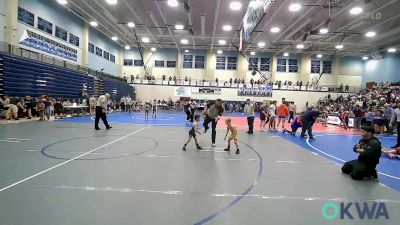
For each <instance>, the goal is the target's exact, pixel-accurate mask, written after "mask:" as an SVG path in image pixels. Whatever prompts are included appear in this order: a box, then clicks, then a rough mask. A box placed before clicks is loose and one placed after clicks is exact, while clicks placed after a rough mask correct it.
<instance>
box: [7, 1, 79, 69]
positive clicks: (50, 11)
mask: <svg viewBox="0 0 400 225" xmlns="http://www.w3.org/2000/svg"><path fill="white" fill-rule="evenodd" d="M1 1H4V0H1ZM19 6H20V7H22V8H24V9H26V10H28V11H30V12H32V13H33V14H35V26H34V27H31V26H28V25H25V24H23V23H20V22H19V21H18V30H17V32H16V38H17V41H18V42H19V41H20V40H21V37H22V35H23V34H24V33H25V32H26V30H31V31H32V32H35V33H38V34H40V35H42V36H44V37H46V38H49V39H51V40H54V41H56V42H59V43H61V44H63V45H66V46H68V47H71V48H73V49H76V50H77V57H78V60H77V61H71V60H68V59H65V58H62V57H58V56H56V55H51V54H49V53H47V52H43V51H40V50H37V49H34V48H29V47H27V46H25V45H23V46H22V47H23V48H26V49H29V50H31V51H34V52H39V53H42V54H44V55H49V56H51V57H54V58H58V59H61V60H64V61H69V62H72V63H76V64H77V63H80V62H81V57H82V44H83V43H82V41H83V38H82V33H83V21H82V20H81V19H79V18H78V17H76V16H75V15H74V14H72V13H71V12H69V11H68V10H66V9H65V8H64V7H63V6H61V5H60V4H58V3H57V2H56V1H51V2H49V1H45V0H20V1H19ZM38 17H41V18H43V19H46V20H48V21H49V22H51V23H52V24H53V34H54V33H55V26H59V27H61V28H63V29H65V30H66V31H68V33H70V32H71V33H72V34H74V35H75V36H77V37H79V45H80V46H79V47H77V46H75V45H72V44H69V42H66V41H64V40H61V39H59V38H56V37H55V36H54V35H50V34H47V33H45V32H43V31H41V30H39V29H37V28H36V27H37V23H38ZM2 27H4V26H2ZM3 38H4V35H3Z"/></svg>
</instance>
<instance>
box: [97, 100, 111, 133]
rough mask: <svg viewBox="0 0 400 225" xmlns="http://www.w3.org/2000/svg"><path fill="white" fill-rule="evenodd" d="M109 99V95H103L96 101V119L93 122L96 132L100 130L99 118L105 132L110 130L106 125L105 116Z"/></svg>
mask: <svg viewBox="0 0 400 225" xmlns="http://www.w3.org/2000/svg"><path fill="white" fill-rule="evenodd" d="M109 99H110V95H109V94H108V93H106V94H105V95H100V97H99V98H98V99H97V102H96V119H95V120H94V129H96V130H100V128H99V121H100V118H101V120H103V123H104V125H106V129H107V130H109V129H111V128H112V127H110V125H108V122H107V116H106V110H107V104H108V100H109Z"/></svg>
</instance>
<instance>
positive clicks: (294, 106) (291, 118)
mask: <svg viewBox="0 0 400 225" xmlns="http://www.w3.org/2000/svg"><path fill="white" fill-rule="evenodd" d="M295 113H296V105H295V104H294V103H290V105H289V114H290V117H289V120H288V122H289V123H290V121H292V120H294V114H295Z"/></svg>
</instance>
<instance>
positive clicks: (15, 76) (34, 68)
mask: <svg viewBox="0 0 400 225" xmlns="http://www.w3.org/2000/svg"><path fill="white" fill-rule="evenodd" d="M1 75H2V76H1ZM1 79H3V82H2V84H3V86H0V89H2V90H0V92H1V93H0V94H1V95H3V94H4V95H8V96H12V97H25V96H27V95H30V96H32V97H38V96H40V95H44V94H48V95H49V96H51V97H53V98H64V99H75V98H79V97H80V94H81V93H82V91H86V92H87V93H88V95H95V96H97V95H98V94H101V93H104V92H109V93H110V94H111V95H112V97H113V98H114V99H115V98H117V99H118V98H121V97H122V96H126V95H131V96H132V95H133V87H132V86H130V85H129V84H127V83H125V82H123V81H121V80H117V79H111V78H104V79H100V80H99V79H97V78H95V77H93V76H91V75H87V74H85V73H83V72H80V71H76V70H71V69H68V68H64V67H60V66H55V65H51V64H47V63H43V62H39V61H35V60H31V59H27V58H23V57H16V56H11V55H7V54H0V82H1ZM98 81H100V84H99V82H98ZM102 87H104V90H100V88H101V89H103V88H102ZM96 88H97V89H98V90H96ZM103 91H104V92H103ZM96 94H97V95H96Z"/></svg>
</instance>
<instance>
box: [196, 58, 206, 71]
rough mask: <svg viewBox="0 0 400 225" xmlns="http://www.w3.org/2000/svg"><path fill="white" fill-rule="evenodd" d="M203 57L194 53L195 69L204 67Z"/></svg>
mask: <svg viewBox="0 0 400 225" xmlns="http://www.w3.org/2000/svg"><path fill="white" fill-rule="evenodd" d="M205 58H206V57H204V56H202V55H196V57H195V62H194V68H196V69H204V61H205Z"/></svg>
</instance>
